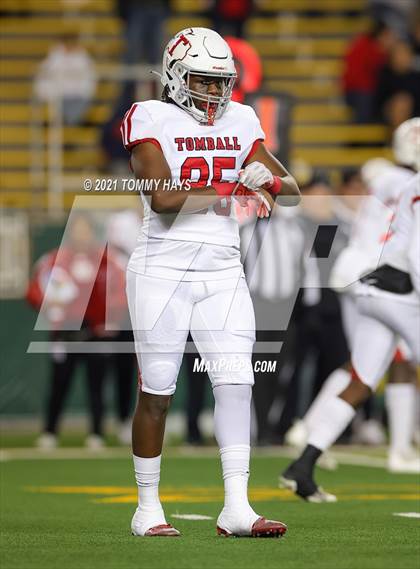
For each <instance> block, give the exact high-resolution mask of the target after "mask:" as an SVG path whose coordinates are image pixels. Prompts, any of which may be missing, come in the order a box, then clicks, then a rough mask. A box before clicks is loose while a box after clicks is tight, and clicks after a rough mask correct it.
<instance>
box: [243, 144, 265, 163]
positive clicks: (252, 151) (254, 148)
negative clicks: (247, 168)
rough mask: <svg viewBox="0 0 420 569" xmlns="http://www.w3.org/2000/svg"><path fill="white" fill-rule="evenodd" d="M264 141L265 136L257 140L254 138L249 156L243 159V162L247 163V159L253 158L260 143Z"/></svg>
mask: <svg viewBox="0 0 420 569" xmlns="http://www.w3.org/2000/svg"><path fill="white" fill-rule="evenodd" d="M263 141H264V139H263V138H257V140H254V142H253V143H252V146H251V150H250V151H249V152H248V156H247V157H246V158H245V160H244V161H243V164H246V162H247V160H249V159H250V158H252V157H253V156H254V154H255V153H256V152H257V150H258V147H259V145H260V143H261V142H263Z"/></svg>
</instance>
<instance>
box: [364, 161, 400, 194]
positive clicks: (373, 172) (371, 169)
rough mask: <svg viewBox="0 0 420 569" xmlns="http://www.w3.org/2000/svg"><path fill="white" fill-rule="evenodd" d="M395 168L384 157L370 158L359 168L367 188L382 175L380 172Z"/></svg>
mask: <svg viewBox="0 0 420 569" xmlns="http://www.w3.org/2000/svg"><path fill="white" fill-rule="evenodd" d="M392 168H395V166H394V164H393V163H392V162H390V161H389V160H387V159H386V158H371V159H370V160H368V161H367V162H365V163H364V164H363V166H362V167H361V169H360V174H361V176H362V180H363V182H364V183H365V184H366V186H367V187H368V188H370V187H371V185H372V183H373V182H374V181H375V180H376V179H377V178H379V177H380V176H382V174H383V173H384V172H385V171H386V170H389V169H392Z"/></svg>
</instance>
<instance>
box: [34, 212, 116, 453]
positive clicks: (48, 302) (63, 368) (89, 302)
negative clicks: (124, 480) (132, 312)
mask: <svg viewBox="0 0 420 569" xmlns="http://www.w3.org/2000/svg"><path fill="white" fill-rule="evenodd" d="M67 235H68V239H66V240H65V242H64V243H63V244H62V245H61V246H60V248H59V249H55V250H52V251H50V252H48V253H46V254H45V255H44V256H43V257H42V258H41V259H40V260H39V261H38V262H37V264H36V265H35V270H34V274H33V276H32V279H31V281H30V283H29V287H28V291H27V295H26V298H27V300H28V302H29V303H30V304H31V305H32V306H33V307H34V308H35V309H37V310H40V314H41V316H42V317H43V318H44V319H45V320H46V321H47V322H48V324H49V329H50V337H51V378H50V388H49V396H48V402H47V409H46V417H45V425H44V432H43V434H42V435H41V436H40V438H39V439H38V445H39V446H40V447H42V448H54V447H55V446H56V445H57V433H58V427H59V419H60V417H61V414H62V411H63V407H64V403H65V399H66V397H67V394H68V391H69V388H70V385H71V383H72V381H73V379H74V375H75V371H76V368H77V366H78V364H79V363H82V362H83V363H84V364H85V366H86V371H87V388H88V398H89V407H90V413H91V425H90V433H91V434H90V435H89V436H88V438H87V439H86V445H87V446H88V447H89V448H91V449H93V450H96V449H99V448H102V446H103V438H102V436H103V425H102V421H103V381H104V377H105V367H106V364H105V362H106V360H105V355H104V353H102V352H101V351H100V350H98V348H95V347H94V346H92V347H91V348H90V349H89V345H88V343H89V342H93V341H95V340H96V341H98V340H100V341H102V340H104V339H109V338H110V337H112V336H113V335H115V332H113V331H108V330H107V329H106V326H105V324H106V321H105V317H107V318H108V320H111V321H112V323H114V322H115V323H117V324H118V323H119V322H120V318H121V315H122V314H124V310H126V299H125V275H124V271H123V270H122V269H121V267H120V266H119V264H118V263H117V262H116V260H115V257H114V254H113V252H112V251H111V250H110V249H109V248H108V250H107V252H106V254H104V249H103V247H101V246H99V245H98V243H97V241H96V236H95V228H94V226H93V224H92V221H91V220H90V218H89V217H88V216H87V215H86V214H82V213H79V214H75V215H74V217H73V218H72V220H71V222H70V225H69V228H68V234H67ZM110 327H111V328H115V325H113V326H110ZM66 342H81V343H82V344H83V345H84V347H85V348H87V349H85V350H84V353H73V352H71V351H68V350H67V349H66Z"/></svg>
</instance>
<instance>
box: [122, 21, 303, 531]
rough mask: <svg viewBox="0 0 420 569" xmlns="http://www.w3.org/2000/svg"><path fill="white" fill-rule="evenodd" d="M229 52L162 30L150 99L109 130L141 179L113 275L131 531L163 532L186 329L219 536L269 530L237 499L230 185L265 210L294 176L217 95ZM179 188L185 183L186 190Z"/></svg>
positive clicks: (204, 32)
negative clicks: (132, 490) (129, 241)
mask: <svg viewBox="0 0 420 569" xmlns="http://www.w3.org/2000/svg"><path fill="white" fill-rule="evenodd" d="M235 77H236V73H235V67H234V63H233V59H232V54H231V51H230V49H229V47H228V45H227V44H226V42H225V41H224V40H223V39H222V38H221V37H220V36H219V35H218V34H217V33H216V32H214V31H212V30H209V29H205V28H190V29H186V30H183V31H181V32H179V33H178V34H176V36H175V37H174V38H173V39H172V40H171V41H170V42H169V43H168V45H167V47H166V48H165V51H164V55H163V69H162V77H161V81H162V84H163V85H164V91H163V100H162V101H145V102H140V103H136V104H134V105H133V106H132V107H131V109H129V111H128V112H127V113H126V116H125V118H124V120H123V123H122V127H121V132H122V137H123V142H124V145H125V147H126V148H127V149H128V150H130V151H131V167H132V169H133V171H134V174H135V176H136V178H138V180H140V181H141V182H142V183H143V184H144V185H143V191H142V199H143V202H144V208H145V216H144V221H143V226H142V233H141V236H140V238H139V241H138V246H137V249H136V250H135V252H134V253H133V255H132V257H131V260H130V262H129V265H128V272H127V295H128V302H129V309H130V317H131V321H132V326H133V330H134V334H135V345H136V352H137V358H138V364H139V384H140V390H139V400H138V405H137V408H136V412H135V416H134V420H133V459H134V469H135V476H136V481H137V485H138V495H139V505H138V508H137V510H136V512H135V514H134V517H133V520H132V525H131V528H132V533H133V534H134V535H137V536H155V535H160V536H177V535H179V532H178V531H177V530H176V529H175V528H173V527H172V526H171V525H170V524H167V522H166V519H165V515H164V512H163V509H162V506H161V503H160V500H159V492H158V485H159V479H160V462H161V452H162V442H163V435H164V429H165V419H166V414H167V411H168V408H169V405H170V401H171V397H172V395H173V394H174V392H175V388H176V381H177V376H178V372H179V368H180V364H181V360H182V356H183V353H184V349H185V344H186V339H187V335H188V332H189V331H191V334H192V337H193V339H194V342H195V345H196V346H197V348H198V350H199V352H200V355H201V357H202V358H203V359H204V360H205V362H209V364H210V365H209V369H210V371H209V375H210V379H211V382H212V387H213V393H214V398H215V415H214V421H215V435H216V439H217V442H218V445H219V447H220V456H221V461H222V471H223V480H224V486H225V503H224V507H223V510H222V512H221V514H220V516H219V518H218V520H217V530H218V533H219V534H220V535H225V536H230V535H237V536H254V537H258V536H262V535H263V536H273V537H278V536H281V535H282V534H283V533H284V532H285V531H286V526H285V525H284V524H283V523H282V522H277V521H271V520H266V519H265V518H263V517H261V516H259V515H258V514H256V513H255V512H254V510H253V509H252V507H251V506H250V504H249V502H248V495H247V485H248V477H249V458H250V402H251V390H252V385H253V381H254V379H253V373H252V365H251V354H252V348H253V343H254V337H255V330H254V328H255V321H254V313H253V307H252V303H251V299H250V296H249V292H248V288H247V286H246V283H245V279H244V278H243V269H242V265H241V262H240V252H239V232H238V223H237V220H236V216H235V208H233V207H232V205H233V199H232V194H234V193H235V195H238V194H242V195H245V198H244V197H242V198H240V199H241V204H242V205H244V204H243V200H244V199H245V200H246V199H253V200H256V202H257V214H258V215H260V216H264V215H267V212H268V210H269V209H270V206H271V205H272V204H273V202H274V199H276V198H277V202H279V201H281V200H283V202H282V203H283V204H284V205H295V204H297V203H298V202H299V190H298V187H297V185H296V182H295V181H294V179H293V178H292V177H291V176H290V174H289V173H288V172H287V171H286V170H285V169H284V168H283V166H282V165H281V164H280V163H279V162H278V161H277V160H276V159H275V158H274V157H273V156H272V155H271V154H270V153H269V152H268V151H267V149H266V148H265V146H264V144H263V142H262V141H263V140H264V133H263V131H262V129H261V126H260V123H259V120H258V118H257V116H256V115H255V112H254V111H253V109H252V108H251V107H248V106H245V105H241V104H239V103H234V102H231V101H230V98H231V93H232V87H233V84H234V81H235ZM189 187H190V189H188V188H189Z"/></svg>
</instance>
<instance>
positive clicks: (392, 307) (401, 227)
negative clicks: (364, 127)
mask: <svg viewBox="0 0 420 569" xmlns="http://www.w3.org/2000/svg"><path fill="white" fill-rule="evenodd" d="M394 136H395V137H396V141H397V147H399V148H400V149H401V154H400V155H399V156H397V159H398V160H399V161H400V162H401V163H405V164H406V165H407V166H411V167H413V168H415V169H416V170H417V171H418V170H419V169H420V153H419V147H420V118H414V119H410V120H408V121H406V122H405V123H403V124H402V125H401V126H400V127H399V128H398V129H397V131H396V133H395V135H394ZM419 235H420V174H416V175H415V176H413V177H411V178H410V180H409V181H408V182H407V183H406V185H405V186H404V187H403V188H402V191H401V199H400V203H399V206H398V210H397V214H396V216H395V218H394V220H393V222H392V225H391V229H390V237H389V239H387V240H386V242H385V245H384V248H383V253H382V256H381V260H380V266H379V268H378V269H376V270H374V271H373V272H371V273H369V274H368V275H367V276H365V277H362V279H361V284H360V286H359V287H358V290H357V294H358V298H357V309H358V317H357V322H356V330H355V332H354V337H353V346H352V354H351V363H352V367H353V370H354V371H353V377H354V381H351V382H350V384H349V385H348V386H347V387H345V388H344V389H343V390H342V391H340V393H339V394H338V395H336V394H331V396H330V397H327V398H325V400H324V401H323V402H322V405H320V409H319V411H318V412H317V421H316V424H313V426H312V429H311V432H310V433H309V437H308V441H307V446H306V447H305V449H304V451H303V452H302V454H301V455H300V457H299V458H298V459H297V460H296V461H294V462H293V463H292V464H291V465H290V466H289V467H288V468H287V469H286V471H285V472H284V473H283V474H282V476H281V483H282V484H283V485H284V486H286V487H288V488H290V489H292V490H293V491H294V492H295V493H296V494H297V495H298V496H300V497H302V498H304V499H306V500H308V501H313V502H321V501H324V502H328V501H335V496H332V495H331V494H328V493H326V492H324V491H323V490H322V488H319V487H318V486H317V485H316V483H315V481H314V478H313V471H314V467H315V464H316V461H317V460H318V458H319V457H320V456H321V454H322V453H323V452H324V451H325V450H326V449H328V448H329V447H330V446H331V445H332V444H333V443H334V442H335V441H336V440H337V438H338V437H339V436H340V435H341V433H342V432H343V431H344V429H345V428H346V427H347V425H348V424H349V423H350V422H351V420H352V419H353V417H354V415H355V409H356V408H357V407H358V406H359V405H360V404H361V403H363V402H364V401H365V400H366V399H367V398H368V397H369V395H370V394H371V393H372V392H373V391H374V390H375V389H376V387H377V386H378V383H379V381H380V379H381V378H382V376H383V375H384V373H385V371H386V370H387V368H388V366H389V365H390V363H391V361H392V359H393V357H394V353H395V349H396V347H397V344H398V341H399V339H400V338H402V339H403V340H404V341H405V342H406V343H407V344H408V347H409V350H410V352H411V355H412V360H413V362H415V363H419V362H420V278H419V276H420V239H419Z"/></svg>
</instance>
